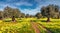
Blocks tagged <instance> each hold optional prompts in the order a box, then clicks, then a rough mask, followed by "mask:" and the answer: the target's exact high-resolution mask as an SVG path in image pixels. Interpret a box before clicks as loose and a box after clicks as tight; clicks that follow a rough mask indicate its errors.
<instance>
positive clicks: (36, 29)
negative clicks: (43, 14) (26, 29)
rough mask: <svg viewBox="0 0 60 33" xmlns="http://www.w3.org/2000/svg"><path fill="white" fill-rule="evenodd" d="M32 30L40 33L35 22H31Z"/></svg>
mask: <svg viewBox="0 0 60 33" xmlns="http://www.w3.org/2000/svg"><path fill="white" fill-rule="evenodd" d="M31 25H32V28H33V29H34V30H35V33H40V30H39V28H38V27H37V26H38V25H37V24H36V23H35V22H31Z"/></svg>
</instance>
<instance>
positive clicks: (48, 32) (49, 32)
mask: <svg viewBox="0 0 60 33" xmlns="http://www.w3.org/2000/svg"><path fill="white" fill-rule="evenodd" d="M39 25H40V26H42V28H44V29H45V30H46V31H47V33H52V32H51V31H50V30H48V29H47V28H46V27H45V26H43V25H42V24H40V23H39Z"/></svg>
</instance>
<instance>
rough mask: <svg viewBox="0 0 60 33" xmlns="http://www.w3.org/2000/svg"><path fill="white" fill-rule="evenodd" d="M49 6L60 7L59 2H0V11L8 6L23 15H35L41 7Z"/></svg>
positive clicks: (15, 0)
mask: <svg viewBox="0 0 60 33" xmlns="http://www.w3.org/2000/svg"><path fill="white" fill-rule="evenodd" d="M49 4H56V5H58V6H60V0H0V10H3V9H4V8H5V7H6V6H9V7H12V8H18V9H19V10H20V11H21V12H23V13H25V14H31V15H35V14H36V13H37V12H40V8H41V7H42V6H47V5H49Z"/></svg>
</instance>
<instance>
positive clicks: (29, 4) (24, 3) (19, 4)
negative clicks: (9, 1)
mask: <svg viewBox="0 0 60 33" xmlns="http://www.w3.org/2000/svg"><path fill="white" fill-rule="evenodd" d="M15 5H17V6H21V5H25V6H32V5H33V4H31V3H28V2H21V1H20V2H17V3H15Z"/></svg>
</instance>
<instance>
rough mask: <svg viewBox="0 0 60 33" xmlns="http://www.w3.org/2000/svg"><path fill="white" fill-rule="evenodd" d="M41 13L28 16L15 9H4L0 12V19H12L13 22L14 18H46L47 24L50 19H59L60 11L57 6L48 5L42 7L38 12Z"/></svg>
mask: <svg viewBox="0 0 60 33" xmlns="http://www.w3.org/2000/svg"><path fill="white" fill-rule="evenodd" d="M40 11H41V12H39V13H37V14H36V15H29V14H26V15H25V14H24V13H21V11H20V10H19V9H17V8H11V7H8V6H7V7H5V8H4V10H3V11H0V19H2V18H12V21H14V20H15V18H32V17H37V19H39V18H44V17H47V22H49V21H50V18H58V19H59V18H60V9H59V6H58V5H53V4H52V5H48V6H43V7H42V8H41V10H40Z"/></svg>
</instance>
